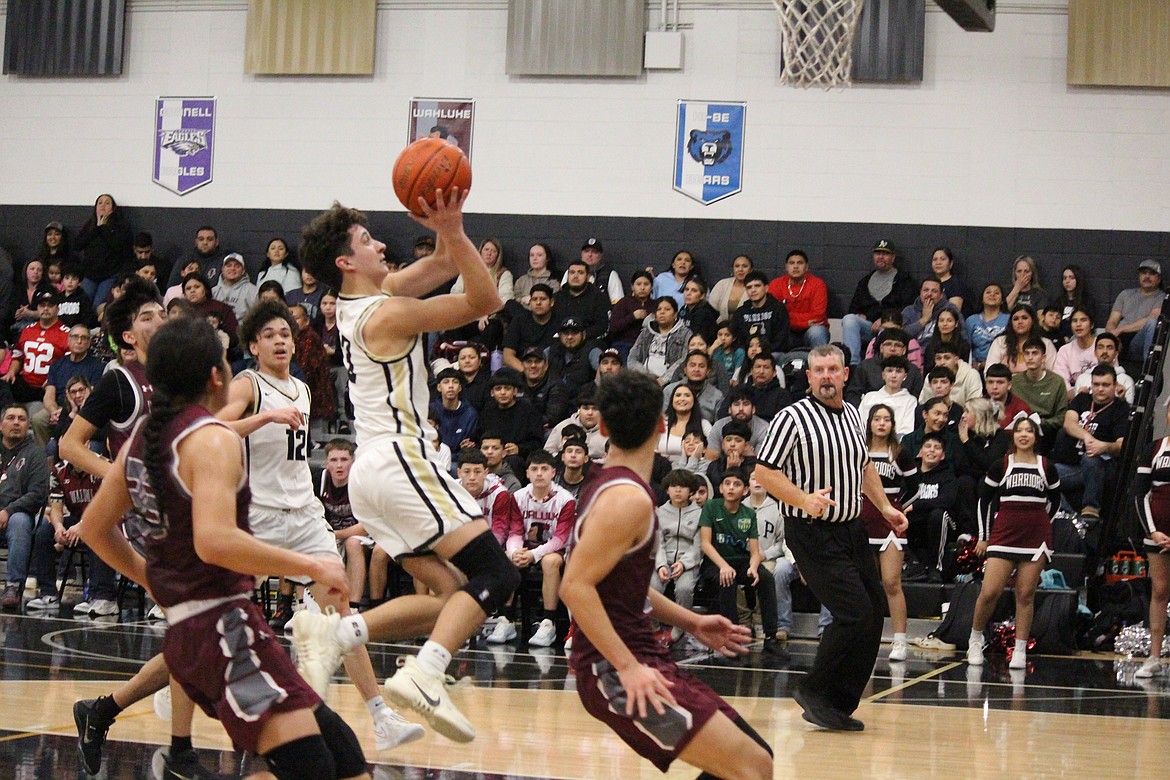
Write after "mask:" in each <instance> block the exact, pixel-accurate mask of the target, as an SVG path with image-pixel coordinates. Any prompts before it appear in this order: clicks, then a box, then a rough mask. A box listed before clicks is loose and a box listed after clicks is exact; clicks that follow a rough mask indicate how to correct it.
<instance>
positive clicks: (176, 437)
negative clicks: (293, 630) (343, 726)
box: [126, 405, 321, 752]
mask: <svg viewBox="0 0 1170 780" xmlns="http://www.w3.org/2000/svg"><path fill="white" fill-rule="evenodd" d="M205 425H222V423H220V422H219V421H217V420H216V419H215V418H214V417H213V416H212V415H211V414H210V413H209V412H208V411H207V410H206V409H203V408H202V407H200V406H195V405H192V406H189V407H187V408H186V409H184V410H183V411H181V412H179V413H178V414H177V415H175V417H174V418H173V419H172V420H171V421H170V422H168V423H167V424H166V425H165V426H164V427H163V431H162V451H163V452H167V453H176V452H177V451H178V447H179V445H180V443H181V442H182V441H183V439H185V438H186V437H187V436H189V435H190V434H191V433H193V432H194V431H196V430H198V429H199V428H201V427H203V426H205ZM143 428H144V426H143V425H142V424H139V425H138V426H137V427H136V428H135V430H134V432H133V433H132V435H131V437H130V448H129V451H128V453H127V458H126V485H127V488H128V489H129V492H130V496H131V498H132V500H133V503H134V510H133V511H134V512H135V513H137V514H138V515H139V516H140V518H141V523H140V528H141V529H142V530H143V532H144V539H143V548H144V555H145V558H146V580H147V584H148V586H149V587H150V590H151V593H152V594H153V595H154V597H155V600H156V601H158V603H159V604H160V605H162V606H163V608H164V609H165V610H166V613H167V620H168V622H169V623H170V629H169V630H168V631H167V635H166V639H165V640H164V641H163V656H164V657H165V658H166V662H167V668H168V669H169V670H170V672H171V674H172V675H173V676H174V677H175V678H176V679H178V680H179V682H180V683H181V684H182V685H183V690H184V691H186V693H187V695H188V696H190V697H191V700H192V701H194V702H195V703H197V704H198V705H199V706H200V707H202V708H203V711H204V712H206V713H207V714H208V715H209V716H210V717H213V718H217V719H219V720H220V722H222V723H223V727H224V729H225V730H226V731H227V732H228V734H229V735H230V736H231V738H232V741H233V742H234V743H235V744H236V745H238V746H239V747H241V748H243V749H244V750H248V751H250V752H256V750H257V740H258V738H259V735H260V730H261V728H262V727H263V725H264V722H265V721H266V720H267V719H268V717H270V716H271V715H272V714H274V713H277V712H290V711H294V710H300V709H306V708H310V709H311V708H314V707H316V706H317V705H318V704H319V703H320V701H321V700H320V698H318V696H317V695H316V694H315V693H313V690H312V689H311V688H310V687H309V686H308V684H307V683H305V681H304V680H302V679H301V677H300V675H298V674H297V671H296V668H295V667H294V666H293V664H292V661H290V660H289V657H288V655H287V654H286V653H285V651H284V649H283V648H282V647H281V645H280V643H279V642H278V641H277V640H276V638H275V637H274V636H273V635H272V631H271V629H269V627H268V624H267V623H266V622H265V621H264V616H263V615H262V614H261V612H260V610H259V609H258V608H257V607H256V605H255V604H253V603H252V602H251V600H250V597H251V595H252V585H253V578H252V576H251V575H248V574H241V573H239V572H234V571H231V570H229V569H225V568H222V567H220V566H213V565H211V564H209V563H205V562H204V561H203V560H202V559H200V558H199V555H198V554H197V553H196V552H195V541H194V527H193V511H192V510H193V507H192V500H191V493H190V490H189V489H188V487H187V486H186V485H185V484H183V482H182V480H181V479H180V478H179V465H178V463H177V462H176V461H174V460H172V462H171V463H170V464H169V466H168V468H167V477H166V483H165V484H164V485H162V487H161V489H159V488H158V487H156V486H154V485H152V484H151V483H150V477H149V476H148V474H147V472H146V465H145V463H144V462H143V457H144V453H145V450H146V444H145V441H144V437H143ZM222 455H223V456H224V457H231V453H222ZM236 457H238V458H240V463H241V466H242V465H243V458H244V452H243V443H242V442H241V444H240V451H239V453H238V454H237V455H236ZM250 497H251V493H250V491H249V490H248V480H247V477H246V476H243V477H241V479H240V484H239V485H238V486H237V488H236V496H235V499H236V525H237V526H238V527H239V528H242V529H244V530H245V531H246V530H248V501H249V499H250Z"/></svg>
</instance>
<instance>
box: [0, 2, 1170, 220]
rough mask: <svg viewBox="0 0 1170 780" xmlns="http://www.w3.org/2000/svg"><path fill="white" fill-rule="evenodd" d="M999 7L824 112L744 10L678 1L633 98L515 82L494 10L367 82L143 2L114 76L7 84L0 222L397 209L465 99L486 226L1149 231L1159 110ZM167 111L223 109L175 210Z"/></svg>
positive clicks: (1057, 7)
mask: <svg viewBox="0 0 1170 780" xmlns="http://www.w3.org/2000/svg"><path fill="white" fill-rule="evenodd" d="M1000 5H1001V9H1000V13H999V18H998V22H997V29H996V31H995V32H994V33H993V34H979V33H965V32H963V31H962V30H960V29H959V27H958V26H957V25H955V24H954V23H953V22H952V21H951V20H950V18H949V17H947V16H946V15H944V14H942V13H941V12H938V10H937V8H935V7H934V6H933V4H930V7H931V9H932V11H931V13H928V14H927V31H926V34H927V40H926V75H925V79H924V81H923V82H922V83H921V84H919V85H912V86H886V87H874V86H855V87H853V88H852V89H849V90H844V91H837V92H828V93H827V92H823V91H819V90H817V91H802V90H797V89H792V88H788V87H781V86H780V85H779V84H778V79H777V73H778V56H779V55H778V41H779V35H778V32H777V21H776V14H775V12H774V11H773V10H771V8H770V6H769V4H767V3H761V2H750V1H749V0H743V1H742V2H728V0H723V1H722V2H712V3H707V4H701V3H692V2H687V3H684V4H683V10H682V17H681V21H682V22H683V24H684V25H690V28H689V29H687V30H686V32H685V36H686V46H685V68H684V70H683V71H682V72H653V73H647V74H645V75H644V76H643V77H642V78H639V79H634V80H616V79H615V80H597V79H533V78H528V79H515V78H509V77H508V76H506V75H505V74H504V48H505V34H506V24H507V11H506V10H505V4H503V3H501V2H492V0H467V1H466V2H463V3H444V4H441V5H439V6H433V7H431V8H430V9H425V4H422V3H406V2H391V3H383V6H384V7H383V8H382V9H381V10H380V11H379V14H378V31H377V40H378V45H377V65H376V68H377V72H376V74H375V75H374V77H373V78H283V77H280V78H272V77H267V78H257V77H252V76H247V75H244V73H243V59H244V52H243V41H244V28H245V18H246V12H245V4H244V3H241V2H232V1H231V0H202V1H201V2H199V3H180V2H161V1H160V0H153V2H152V1H150V0H137V2H133V1H132V2H131V3H130V13H129V18H128V25H127V29H128V37H127V42H126V51H127V62H126V71H125V75H123V76H122V77H121V78H118V79H110V80H106V79H85V80H79V79H74V80H69V79H53V80H47V79H19V78H13V77H9V76H3V77H0V203H10V204H85V203H90V202H92V201H93V198H94V197H95V196H96V194H97V193H98V192H104V191H109V192H111V193H114V195H115V197H117V198H118V200H119V201H120V202H124V203H127V204H130V205H140V206H141V205H151V206H175V207H187V208H198V207H228V208H231V207H240V208H257V207H258V208H306V209H313V208H320V207H323V206H325V205H327V204H328V203H329V202H330V201H331V200H332V199H333V198H340V199H342V200H343V201H345V202H347V203H352V204H354V205H358V206H361V207H365V208H374V209H388V208H392V207H394V208H396V207H397V204H396V203H394V202H393V201H394V198H393V193H392V191H391V189H390V184H389V181H390V170H391V167H392V165H393V160H394V157H395V155H396V154H397V152H398V150H399V149H400V148H401V147H402V146H403V144H404V142H405V136H406V123H407V116H406V115H407V108H408V100H409V98H410V97H411V96H415V95H417V96H431V97H474V98H476V100H477V126H476V130H475V149H474V157H475V160H474V162H475V188H474V196H473V201H472V206H473V208H474V209H475V210H476V211H480V212H494V213H544V214H596V215H623V216H655V217H696V218H740V219H769V220H772V219H776V220H811V221H857V222H893V223H918V224H958V225H989V226H1018V227H1059V228H1113V229H1133V230H1165V229H1166V226H1167V224H1168V223H1170V219H1168V217H1170V214H1168V210H1170V205H1168V204H1170V100H1168V96H1167V94H1166V92H1164V91H1155V90H1144V91H1143V90H1117V89H1084V88H1070V87H1068V86H1066V84H1065V52H1066V34H1067V32H1066V27H1067V17H1066V15H1065V12H1064V11H1063V9H1062V8H1061V4H1060V3H1044V2H1041V0H1027V1H1026V2H1023V0H1017V2H1016V3H1014V4H1011V5H1009V6H1008V7H1007V8H1005V7H1004V6H1005V5H1007V3H1001V4H1000ZM656 21H657V20H656V19H652V23H656ZM0 30H2V26H0ZM159 95H215V96H217V97H218V99H219V107H218V111H219V116H218V119H217V128H216V129H217V131H218V145H217V148H216V151H215V158H216V159H215V181H214V182H213V183H212V184H210V185H209V186H207V187H204V188H203V189H200V190H197V191H195V192H193V193H190V194H188V195H187V196H185V197H181V198H180V197H178V196H175V195H173V194H172V193H170V192H167V191H166V190H164V189H162V188H161V187H158V186H156V185H154V184H152V183H151V181H150V173H151V155H152V146H151V140H152V129H153V116H152V112H153V106H154V98H155V97H157V96H159ZM679 98H693V99H713V100H745V101H747V102H748V112H747V141H746V149H745V156H746V173H745V184H744V191H743V192H742V193H741V194H739V195H736V196H734V197H732V198H729V199H727V200H725V201H722V202H720V203H717V204H714V205H712V206H707V207H704V206H701V205H699V204H697V203H695V202H693V201H691V200H689V199H688V198H686V197H684V196H682V195H680V194H677V193H674V192H673V191H672V190H671V187H670V176H671V170H672V162H673V148H672V143H673V134H674V127H675V101H676V100H677V99H679Z"/></svg>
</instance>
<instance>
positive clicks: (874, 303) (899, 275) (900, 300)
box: [841, 238, 918, 390]
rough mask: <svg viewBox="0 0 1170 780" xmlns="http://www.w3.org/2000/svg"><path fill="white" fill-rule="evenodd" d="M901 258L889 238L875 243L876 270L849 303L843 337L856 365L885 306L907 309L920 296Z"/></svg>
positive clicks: (874, 261) (857, 289) (864, 281)
mask: <svg viewBox="0 0 1170 780" xmlns="http://www.w3.org/2000/svg"><path fill="white" fill-rule="evenodd" d="M897 257H898V253H897V250H895V249H894V245H893V244H892V243H890V241H888V240H887V239H884V238H883V239H882V240H881V241H878V242H877V244H875V245H874V248H873V270H872V271H870V272H869V273H868V274H866V275H865V276H863V277H862V278H861V281H859V282H858V283H857V288H856V289H855V290H854V291H853V300H851V301H850V302H849V313H848V314H846V315H845V317H844V318H843V319H842V320H841V329H842V333H843V335H842V338H843V340H844V341H845V346H847V347H848V348H849V364H850V365H852V366H856V365H857V364H858V363H860V362H861V357H862V354H863V352H862V349H863V348H864V347H865V345H866V344H868V343H869V340H870V339H872V338H873V336H874V334H875V333H876V332H877V330H878V328H879V326H880V323H879V317H880V316H881V312H882V309H888V308H896V309H898V310H901V309H904V308H905V307H907V306H909V305H910V304H911V303H913V302H914V298H915V297H916V296H917V295H918V286H917V285H916V284H914V280H913V279H911V278H910V275H909V274H907V273H906V272H905V271H902V270H901V269H899V268H897V267H896V266H895V265H894V261H895V260H896V259H897ZM879 373H880V372H879ZM880 386H881V383H880V382H879V383H878V387H880ZM872 389H874V390H876V389H877V387H875V388H872Z"/></svg>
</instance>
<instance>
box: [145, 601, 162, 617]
mask: <svg viewBox="0 0 1170 780" xmlns="http://www.w3.org/2000/svg"><path fill="white" fill-rule="evenodd" d="M146 619H147V620H166V619H167V615H166V613H165V612H163V608H162V607H160V606H159V605H158V604H155V605H154V606H153V607H151V608H150V611H149V612H147V613H146Z"/></svg>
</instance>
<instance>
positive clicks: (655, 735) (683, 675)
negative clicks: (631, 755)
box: [569, 466, 739, 772]
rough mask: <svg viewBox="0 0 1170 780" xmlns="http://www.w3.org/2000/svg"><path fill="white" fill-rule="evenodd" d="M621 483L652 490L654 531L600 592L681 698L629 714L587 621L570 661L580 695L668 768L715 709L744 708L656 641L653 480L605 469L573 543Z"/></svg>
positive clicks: (652, 528)
mask: <svg viewBox="0 0 1170 780" xmlns="http://www.w3.org/2000/svg"><path fill="white" fill-rule="evenodd" d="M615 485H632V486H634V487H637V488H640V489H642V490H644V491H645V492H646V495H647V497H648V498H649V499H650V509H648V510H647V515H648V516H647V518H646V521H647V532H646V536H645V538H644V539H642V540H641V541H640V542H639V543H638V545H637V546H636V547H634V548H633V549H631V550H630V551H628V552H627V553H626V554H625V555H624V556H622V558H621V560H619V561H618V562H617V564H616V565H615V566H614V567H613V569H612V570H610V572H609V574H607V575H606V576H605V577H604V578H603V579H602V580H601V581H600V582H598V583H597V595H598V596H599V597H600V599H601V603H602V605H604V607H605V614H606V616H607V617H608V618H609V622H610V623H611V624H612V625H613V628H614V630H615V631H616V632H617V635H618V636H620V637H621V638H622V641H623V642H624V643H625V645H626V647H627V648H629V650H630V652H631V653H633V654H634V656H635V657H636V658H637V659H638V661H639V662H641V663H643V664H645V665H647V666H650V667H652V668H654V669H656V670H657V671H658V672H659V673H661V674H662V675H663V676H664V677H666V679H668V680H670V681H671V682H673V683H674V686H673V687H672V688H671V689H670V692H671V694H672V695H673V696H674V698H675V701H677V702H678V703H677V704H676V705H674V706H671V705H669V704H667V705H665V711H664V713H663V714H662V715H659V714H658V713H657V712H655V711H654V708H652V707H647V713H646V717H645V718H641V717H639V716H638V715H637V713H635V714H634V715H633V716H627V715H626V691H625V689H624V688H623V687H622V683H621V678H620V676H619V675H618V673H617V670H615V669H614V668H613V666H612V665H611V664H610V663H609V661H607V660H605V658H604V656H602V655H601V653H600V652H598V650H597V648H596V647H594V646H593V643H592V642H591V641H590V640H589V636H588V634H586V633H585V632H584V631H583V630H581V628H580V626H578V627H577V628H578V630H577V635H576V639H575V640H574V644H573V653H572V655H570V656H569V664H570V665H571V666H572V667H573V671H574V672H575V673H576V675H577V695H578V696H580V698H581V703H582V704H584V705H585V709H586V711H587V712H588V713H589V714H590V715H592V716H593V717H594V718H597V719H598V720H600V721H601V722H602V723H605V724H606V725H607V726H609V727H610V728H611V729H613V731H614V732H615V733H616V734H617V735H618V736H619V737H621V739H622V740H623V741H624V742H625V743H626V744H627V745H629V746H630V747H632V748H633V749H634V750H635V751H636V752H637V753H638V754H639V755H641V756H643V757H645V758H647V759H649V760H650V761H651V762H652V763H653V764H654V765H655V766H656V767H658V768H659V769H660V770H661V771H663V772H665V771H666V770H667V768H668V767H669V766H670V764H671V762H672V761H674V759H675V758H677V757H678V754H679V753H680V752H682V750H683V749H684V748H685V747H686V746H687V744H688V743H689V742H690V740H691V738H692V737H694V735H695V734H697V733H698V732H699V731H700V730H701V729H702V728H703V726H705V725H706V723H707V721H709V720H710V719H711V718H712V717H714V715H715V713H716V712H722V713H723V714H725V715H727V717H729V718H730V719H731V720H732V721H736V720H738V719H739V714H738V713H737V712H736V711H735V710H734V709H733V708H732V707H731V705H729V704H728V703H727V702H725V701H723V699H721V698H719V696H718V694H716V693H715V692H714V691H712V690H711V689H710V688H709V687H707V685H706V684H704V683H703V682H701V681H700V680H699V679H698V678H696V677H694V676H693V675H691V674H688V673H687V672H684V671H682V670H681V669H679V668H678V665H677V664H675V662H674V661H673V659H671V657H670V652H669V650H667V649H666V648H665V647H663V646H662V645H660V644H659V643H658V642H656V641H655V640H654V626H653V624H652V622H651V620H650V615H649V612H650V609H649V601H648V595H647V594H648V592H649V589H650V578H651V576H653V574H654V555H655V552H656V551H657V546H658V537H659V534H658V518H657V516H656V514H655V511H654V508H653V507H654V505H655V503H656V498H655V496H654V491H653V490H652V489H651V488H650V486H649V485H647V484H646V483H645V482H644V481H643V480H642V479H641V478H640V477H639V476H638V475H637V474H635V473H634V472H633V471H631V470H629V469H627V468H624V467H620V466H617V467H615V466H610V467H608V468H605V469H602V470H601V472H600V474H599V475H598V478H597V479H596V480H591V481H590V484H589V485H587V486H586V488H585V490H584V492H583V493H582V495H581V512H580V513H579V517H578V520H577V524H576V528H575V529H574V532H573V538H574V541H576V540H577V539H579V538H580V537H581V535H582V534H583V533H587V532H588V529H589V511H590V509H591V508H592V505H593V502H594V500H596V498H597V496H598V495H600V494H601V493H602V492H603V491H605V490H608V489H609V488H611V487H614V486H615Z"/></svg>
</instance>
